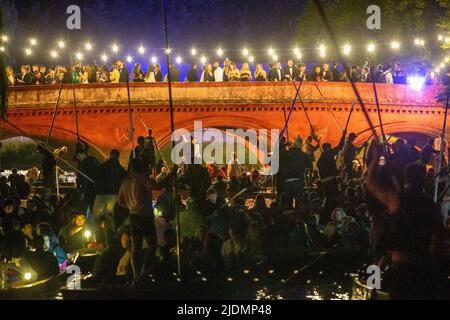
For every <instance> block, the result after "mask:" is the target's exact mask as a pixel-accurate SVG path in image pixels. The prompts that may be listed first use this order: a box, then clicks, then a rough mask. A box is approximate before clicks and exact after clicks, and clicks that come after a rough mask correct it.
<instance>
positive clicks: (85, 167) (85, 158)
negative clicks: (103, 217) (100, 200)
mask: <svg viewBox="0 0 450 320" xmlns="http://www.w3.org/2000/svg"><path fill="white" fill-rule="evenodd" d="M75 156H76V159H77V160H78V169H79V170H80V171H81V172H82V173H83V174H84V175H82V174H80V173H78V174H77V189H78V191H79V192H80V197H81V201H82V202H83V204H84V207H85V208H86V215H87V217H88V221H90V220H89V219H91V218H92V216H91V214H92V209H93V207H94V201H95V179H96V177H97V170H98V167H99V163H98V160H97V159H96V158H95V157H93V156H90V155H88V153H87V150H86V149H80V150H78V151H77V154H76V155H75ZM86 176H87V177H88V178H89V179H88V178H87V177H86ZM91 180H92V181H91Z"/></svg>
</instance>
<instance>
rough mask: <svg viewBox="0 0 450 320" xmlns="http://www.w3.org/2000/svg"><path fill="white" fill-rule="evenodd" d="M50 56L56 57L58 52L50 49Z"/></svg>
mask: <svg viewBox="0 0 450 320" xmlns="http://www.w3.org/2000/svg"><path fill="white" fill-rule="evenodd" d="M50 56H51V57H52V58H56V57H57V56H58V52H56V51H55V50H52V51H50Z"/></svg>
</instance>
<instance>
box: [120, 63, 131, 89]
mask: <svg viewBox="0 0 450 320" xmlns="http://www.w3.org/2000/svg"><path fill="white" fill-rule="evenodd" d="M117 65H118V69H119V73H120V78H119V82H122V83H126V82H128V81H130V72H129V71H128V68H127V66H126V65H125V64H124V63H123V61H120V60H119V61H117Z"/></svg>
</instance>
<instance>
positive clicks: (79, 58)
mask: <svg viewBox="0 0 450 320" xmlns="http://www.w3.org/2000/svg"><path fill="white" fill-rule="evenodd" d="M75 58H77V59H78V60H81V59H83V54H82V53H81V52H77V53H75Z"/></svg>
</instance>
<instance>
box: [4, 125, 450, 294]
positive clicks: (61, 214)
mask: <svg viewBox="0 0 450 320" xmlns="http://www.w3.org/2000/svg"><path fill="white" fill-rule="evenodd" d="M355 139H356V135H355V134H353V133H350V134H348V135H347V134H346V132H344V133H343V135H342V139H341V141H340V143H339V144H338V145H336V146H332V145H330V144H329V143H326V142H322V141H320V140H319V139H318V138H317V137H316V136H315V134H314V133H312V134H311V136H309V137H304V139H302V138H300V137H297V138H296V139H294V140H293V141H288V140H287V139H283V140H282V141H281V147H280V170H279V172H278V173H277V175H276V176H275V177H266V176H263V175H261V173H260V171H259V169H258V168H257V167H251V166H246V165H245V164H240V163H239V162H238V160H237V159H236V157H232V159H231V160H230V162H229V163H228V164H225V165H214V164H204V165H194V164H192V165H181V166H171V165H166V164H165V163H164V159H163V158H161V157H160V156H158V153H157V149H156V148H155V143H154V138H153V137H152V132H151V130H150V131H149V134H148V136H147V137H139V138H138V139H137V146H136V148H135V149H134V151H132V152H131V154H130V161H129V164H128V168H127V169H125V168H124V167H123V166H122V165H121V164H120V161H119V158H120V153H119V152H118V151H117V150H112V151H111V153H110V155H109V158H108V159H107V160H106V161H104V162H102V163H101V162H100V161H99V160H98V159H96V158H95V157H93V156H91V155H90V150H89V146H88V145H87V144H86V143H84V142H80V143H78V144H77V145H76V146H75V148H74V152H75V156H74V160H75V161H76V162H77V164H78V170H80V172H82V173H83V174H79V175H78V178H77V189H76V190H73V191H68V192H66V193H65V194H64V196H62V197H60V198H58V197H57V196H56V195H55V194H54V193H55V166H56V161H55V158H54V155H53V154H51V153H50V152H48V151H46V149H45V148H44V147H39V148H38V149H39V152H40V154H41V156H42V168H41V172H40V174H39V175H38V178H36V173H35V174H34V175H33V179H32V181H33V182H36V181H40V182H41V188H39V189H38V190H37V191H34V192H32V191H30V184H28V183H27V182H26V181H30V178H29V177H28V178H27V177H24V176H20V175H19V174H17V172H16V171H13V172H12V173H11V175H10V176H9V177H8V178H7V179H6V178H1V179H0V192H1V199H2V200H1V208H2V212H1V232H0V248H1V251H0V255H1V257H2V261H3V263H4V264H5V263H6V265H8V266H12V267H11V268H13V269H15V270H16V271H17V274H20V273H21V272H22V273H24V272H25V271H24V270H32V271H27V274H28V278H29V279H42V278H43V277H47V276H49V275H51V274H56V273H57V272H58V271H59V270H63V269H64V268H65V267H66V266H67V264H69V263H70V257H71V256H73V254H74V253H75V252H77V251H78V250H84V249H85V248H88V247H96V248H102V249H103V251H102V253H101V255H100V256H99V258H98V259H97V262H96V264H95V266H94V269H93V270H92V272H93V277H94V279H97V280H98V281H106V282H108V281H113V279H117V278H121V279H127V281H129V282H130V283H133V284H136V283H140V282H142V281H145V279H146V275H147V274H149V273H150V272H151V273H152V275H153V276H154V277H156V278H158V279H166V278H168V277H169V278H170V277H172V273H174V272H175V273H176V272H177V253H178V252H180V253H181V255H182V257H183V258H182V269H183V273H184V274H186V273H189V272H194V270H195V271H196V272H200V274H202V276H204V277H206V278H207V279H209V280H210V281H211V280H214V279H217V280H218V279H223V278H224V277H225V275H226V274H227V275H229V274H233V271H236V270H237V271H239V272H242V270H243V269H245V268H252V266H253V267H254V266H255V265H256V264H258V263H261V261H268V260H269V261H274V260H277V259H280V258H281V259H288V260H292V259H294V260H295V258H296V257H302V256H304V255H307V254H308V252H311V251H317V250H337V249H338V250H340V252H341V254H343V255H350V256H352V257H360V258H361V261H366V262H369V263H378V264H379V265H380V266H382V267H383V268H385V267H387V266H389V271H388V272H387V273H386V275H385V276H386V279H391V280H390V282H389V287H388V288H387V290H388V291H389V293H390V294H391V297H393V298H404V297H416V296H420V297H426V298H429V297H435V296H437V295H439V293H440V291H439V290H438V289H436V288H437V287H436V286H435V284H436V283H439V281H440V279H441V278H440V276H442V273H443V271H439V270H435V269H434V267H433V268H432V267H431V266H437V265H439V267H440V268H445V267H446V268H448V260H449V259H448V257H449V253H450V242H449V241H450V219H449V218H448V212H445V210H442V212H441V211H440V210H439V209H438V206H435V205H434V203H433V201H432V199H431V197H430V194H432V193H433V184H434V181H435V179H434V174H435V173H434V171H433V166H434V165H435V163H436V161H437V159H438V154H439V151H438V150H437V146H436V145H435V144H434V140H433V139H430V141H429V142H428V143H427V144H426V145H425V146H423V148H418V147H417V146H416V143H415V141H414V140H413V139H411V140H409V141H404V140H402V139H398V140H396V141H395V142H392V144H389V145H387V146H386V148H381V147H379V145H378V144H377V143H372V144H370V146H369V145H368V144H367V143H366V144H363V145H362V146H360V147H357V146H355V145H354V141H355ZM192 148H193V149H195V141H194V142H193V145H192ZM362 151H364V152H363V153H364V156H363V157H362V158H357V157H356V156H357V154H359V153H361V152H362ZM446 158H447V157H446ZM445 161H447V160H445ZM30 176H31V174H30ZM444 178H445V177H444V176H443V179H442V183H441V184H440V190H442V188H443V187H444V184H445V179H444ZM30 182H31V181H30ZM175 182H176V185H177V190H178V196H177V197H176V199H177V200H176V201H173V200H171V199H173V198H172V197H171V194H172V193H171V190H173V189H172V187H173V185H174V183H175ZM272 188H273V189H272ZM268 190H273V191H275V190H276V193H275V192H268ZM152 195H154V196H155V197H153V196H152ZM439 201H441V199H440V200H439ZM444 207H446V206H444ZM175 209H176V210H175ZM176 211H178V212H179V217H180V221H179V223H180V239H181V242H180V250H178V246H177V233H176V219H175V212H176ZM445 219H446V220H445ZM283 261H284V260H283ZM13 275H14V273H13ZM424 275H426V276H425V277H424ZM9 279H10V281H12V280H14V276H11V275H10V276H9ZM11 279H12V280H11ZM434 280H436V282H435V281H434ZM405 283H407V284H411V285H406V286H405ZM412 287H414V288H416V289H417V290H416V289H414V290H413V289H412Z"/></svg>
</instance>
